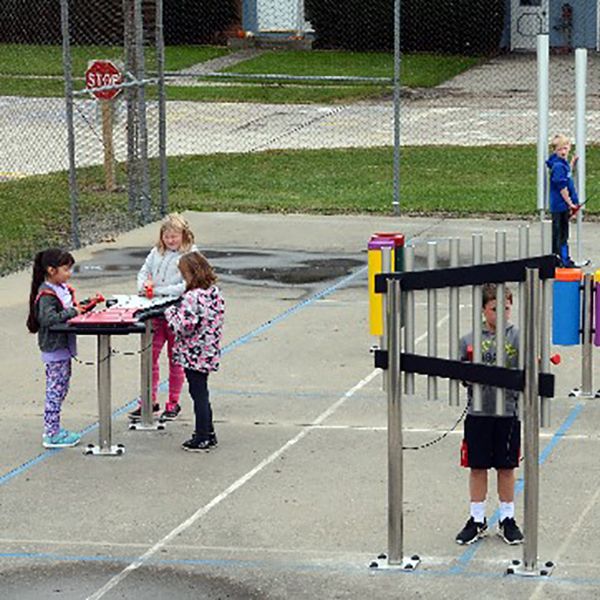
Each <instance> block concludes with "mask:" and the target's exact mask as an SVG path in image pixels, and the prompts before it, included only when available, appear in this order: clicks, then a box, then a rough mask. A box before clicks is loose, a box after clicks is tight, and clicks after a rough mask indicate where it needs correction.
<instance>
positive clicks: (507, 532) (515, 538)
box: [498, 517, 523, 546]
mask: <svg viewBox="0 0 600 600" xmlns="http://www.w3.org/2000/svg"><path fill="white" fill-rule="evenodd" d="M498 535H499V536H500V537H501V538H502V539H503V540H504V541H505V542H506V543H507V544H510V545H511V546H514V545H516V544H522V543H523V534H522V533H521V530H520V529H519V526H518V525H517V523H516V522H515V520H514V519H513V518H512V517H506V519H504V520H503V521H500V522H499V523H498Z"/></svg>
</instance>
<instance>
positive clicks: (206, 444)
mask: <svg viewBox="0 0 600 600" xmlns="http://www.w3.org/2000/svg"><path fill="white" fill-rule="evenodd" d="M213 446H214V444H211V443H210V440H209V439H207V440H202V439H200V438H197V437H196V436H194V437H192V438H190V439H189V440H187V441H186V442H183V444H181V447H182V448H183V449H184V450H187V451H188V452H208V451H209V450H210V449H211V448H212V447H213Z"/></svg>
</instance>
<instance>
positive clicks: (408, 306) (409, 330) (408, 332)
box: [404, 245, 415, 396]
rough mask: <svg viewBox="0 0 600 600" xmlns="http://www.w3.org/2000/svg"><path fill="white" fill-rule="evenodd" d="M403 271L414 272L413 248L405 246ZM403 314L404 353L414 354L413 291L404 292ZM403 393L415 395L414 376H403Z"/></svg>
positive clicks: (409, 374) (407, 374)
mask: <svg viewBox="0 0 600 600" xmlns="http://www.w3.org/2000/svg"><path fill="white" fill-rule="evenodd" d="M404 270H405V271H414V270H415V247H414V246H412V245H411V246H406V247H405V248H404ZM404 314H405V315H406V322H405V323H404V348H405V349H406V352H408V353H410V354H414V352H415V293H414V292H413V291H407V292H404ZM404 392H405V393H406V395H407V396H414V394H415V374H414V373H405V374H404Z"/></svg>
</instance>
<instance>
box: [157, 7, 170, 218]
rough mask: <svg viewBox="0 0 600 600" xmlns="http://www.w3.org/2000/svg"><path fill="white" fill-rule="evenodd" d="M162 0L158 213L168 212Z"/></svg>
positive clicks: (160, 15) (160, 10)
mask: <svg viewBox="0 0 600 600" xmlns="http://www.w3.org/2000/svg"><path fill="white" fill-rule="evenodd" d="M163 8H164V6H163V0H156V62H157V71H158V160H159V164H160V214H161V216H163V217H164V216H165V215H166V214H167V213H168V212H169V173H168V168H167V95H166V91H165V36H164V26H163Z"/></svg>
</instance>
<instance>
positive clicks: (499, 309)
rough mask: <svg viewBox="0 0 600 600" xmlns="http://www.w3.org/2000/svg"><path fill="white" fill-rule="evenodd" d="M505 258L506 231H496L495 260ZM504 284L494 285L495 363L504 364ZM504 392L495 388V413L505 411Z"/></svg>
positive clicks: (499, 413) (498, 413) (500, 413)
mask: <svg viewBox="0 0 600 600" xmlns="http://www.w3.org/2000/svg"><path fill="white" fill-rule="evenodd" d="M505 260H506V231H496V262H504V261H505ZM505 306H506V284H505V283H498V284H497V285H496V365H497V366H498V367H504V366H506V348H505V338H506V313H505V311H504V307H505ZM505 398H506V392H505V390H504V389H502V388H496V415H498V416H502V415H504V413H505Z"/></svg>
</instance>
